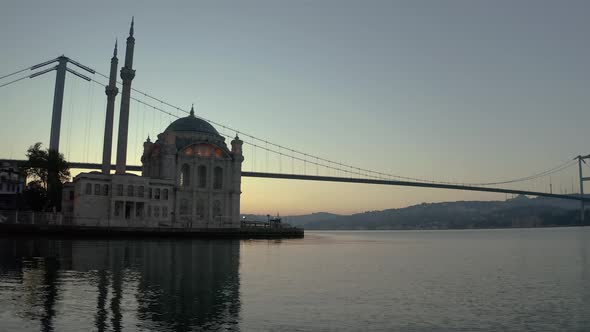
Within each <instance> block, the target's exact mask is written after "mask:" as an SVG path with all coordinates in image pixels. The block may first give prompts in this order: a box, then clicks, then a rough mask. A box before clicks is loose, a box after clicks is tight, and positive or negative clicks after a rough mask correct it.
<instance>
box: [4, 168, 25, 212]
mask: <svg viewBox="0 0 590 332" xmlns="http://www.w3.org/2000/svg"><path fill="white" fill-rule="evenodd" d="M24 188H25V178H24V176H23V174H22V173H21V171H20V169H19V167H18V164H17V163H16V161H15V162H10V161H3V162H2V163H1V164H0V210H4V209H16V208H17V202H18V195H19V194H20V193H22V192H23V190H24Z"/></svg>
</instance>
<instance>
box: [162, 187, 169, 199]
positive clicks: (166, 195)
mask: <svg viewBox="0 0 590 332" xmlns="http://www.w3.org/2000/svg"><path fill="white" fill-rule="evenodd" d="M162 196H164V198H162V199H163V200H165V201H167V200H168V189H164V190H162Z"/></svg>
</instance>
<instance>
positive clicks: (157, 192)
mask: <svg viewBox="0 0 590 332" xmlns="http://www.w3.org/2000/svg"><path fill="white" fill-rule="evenodd" d="M154 199H160V188H156V190H155V193H154Z"/></svg>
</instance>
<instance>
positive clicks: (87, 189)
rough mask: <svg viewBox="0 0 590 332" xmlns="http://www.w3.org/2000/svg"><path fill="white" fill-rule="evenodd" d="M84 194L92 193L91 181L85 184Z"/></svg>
mask: <svg viewBox="0 0 590 332" xmlns="http://www.w3.org/2000/svg"><path fill="white" fill-rule="evenodd" d="M86 195H92V184H91V183H87V184H86Z"/></svg>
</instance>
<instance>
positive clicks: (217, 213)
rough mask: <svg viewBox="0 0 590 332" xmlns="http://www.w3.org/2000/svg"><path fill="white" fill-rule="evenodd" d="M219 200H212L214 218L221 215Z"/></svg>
mask: <svg viewBox="0 0 590 332" xmlns="http://www.w3.org/2000/svg"><path fill="white" fill-rule="evenodd" d="M221 211H222V208H221V201H215V202H213V217H214V218H219V217H220V216H221Z"/></svg>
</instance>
